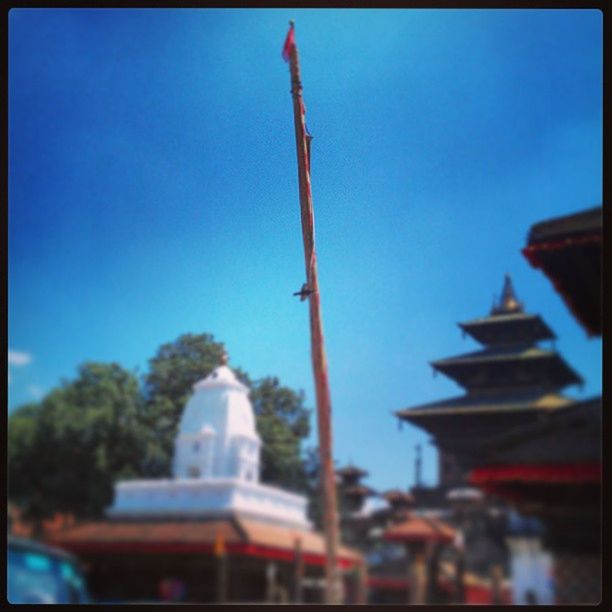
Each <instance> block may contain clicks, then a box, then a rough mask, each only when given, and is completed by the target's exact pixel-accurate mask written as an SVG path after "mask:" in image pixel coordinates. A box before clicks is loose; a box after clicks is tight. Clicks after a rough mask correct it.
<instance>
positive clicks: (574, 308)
mask: <svg viewBox="0 0 612 612" xmlns="http://www.w3.org/2000/svg"><path fill="white" fill-rule="evenodd" d="M601 238H602V208H601V207H596V208H591V209H589V210H585V211H582V212H579V213H575V214H573V215H566V216H563V217H557V218H554V219H550V220H548V221H542V222H540V223H536V224H535V225H533V226H532V227H531V230H530V232H529V237H528V239H527V246H526V247H525V248H524V249H523V255H524V256H525V257H526V258H527V260H528V261H529V263H530V264H531V265H532V266H533V267H534V268H537V269H540V270H542V272H543V273H544V274H545V275H546V276H547V277H548V279H549V280H550V281H551V282H552V284H553V286H554V288H555V290H556V291H557V293H559V295H560V296H561V297H562V298H563V300H564V301H565V304H566V305H567V307H568V308H569V310H570V311H571V312H572V314H573V315H574V317H575V318H576V319H577V320H578V322H579V323H580V324H581V325H582V326H583V327H584V328H585V329H586V331H587V333H588V334H589V335H591V336H593V335H601V319H602V305H601V284H602V278H601Z"/></svg>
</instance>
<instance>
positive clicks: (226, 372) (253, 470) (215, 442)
mask: <svg viewBox="0 0 612 612" xmlns="http://www.w3.org/2000/svg"><path fill="white" fill-rule="evenodd" d="M260 447H261V439H260V437H259V435H258V433H257V428H256V424H255V415H254V413H253V407H252V406H251V402H250V401H249V388H248V387H247V386H246V385H243V384H242V383H241V382H240V381H239V380H238V378H237V377H236V375H235V374H234V372H233V371H232V370H231V369H230V368H229V367H228V366H227V365H225V364H222V365H220V366H218V367H216V368H215V369H214V370H213V371H212V372H211V373H210V374H209V375H208V376H206V378H204V379H202V380H200V381H199V382H197V383H196V384H195V385H193V394H192V396H191V397H190V398H189V400H188V402H187V405H186V406H185V410H184V411H183V415H182V417H181V420H180V423H179V430H178V435H177V437H176V441H175V455H174V470H173V471H174V476H175V477H176V478H194V477H195V478H211V477H212V478H215V477H220V478H245V479H247V480H250V481H257V480H258V479H259V454H260Z"/></svg>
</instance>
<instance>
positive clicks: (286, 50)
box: [283, 24, 295, 62]
mask: <svg viewBox="0 0 612 612" xmlns="http://www.w3.org/2000/svg"><path fill="white" fill-rule="evenodd" d="M293 47H295V31H294V29H293V24H291V26H290V27H289V32H287V38H285V44H284V45H283V59H284V60H285V61H286V62H288V61H289V58H290V57H291V49H293Z"/></svg>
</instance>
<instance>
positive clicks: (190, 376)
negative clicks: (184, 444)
mask: <svg viewBox="0 0 612 612" xmlns="http://www.w3.org/2000/svg"><path fill="white" fill-rule="evenodd" d="M223 354H224V347H223V344H222V343H221V342H216V341H215V339H214V338H213V336H212V335H211V334H183V335H182V336H179V337H178V338H177V339H176V340H175V341H174V342H167V343H165V344H162V345H161V346H160V347H159V348H158V349H157V352H156V353H155V356H154V357H153V358H151V359H150V360H149V371H148V373H147V374H146V376H145V378H144V401H145V411H144V415H143V422H144V424H145V425H146V427H148V429H149V432H150V435H149V437H148V440H147V445H146V446H147V448H146V454H145V459H144V461H145V464H144V466H143V467H144V471H145V473H146V475H147V476H149V477H152V478H155V477H160V476H165V477H167V476H170V473H171V466H172V454H173V452H174V439H175V437H176V433H177V430H178V424H179V420H180V418H181V414H182V413H183V409H184V408H185V404H186V403H187V401H188V399H189V397H190V395H191V393H192V387H193V385H194V384H195V383H196V382H198V380H201V379H202V378H205V377H206V376H208V374H210V372H212V370H213V369H214V368H215V367H217V366H218V365H219V363H220V362H221V358H222V356H223Z"/></svg>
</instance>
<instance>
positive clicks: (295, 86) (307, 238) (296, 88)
mask: <svg viewBox="0 0 612 612" xmlns="http://www.w3.org/2000/svg"><path fill="white" fill-rule="evenodd" d="M289 24H290V26H291V28H292V29H293V27H294V24H293V21H290V22H289ZM289 35H290V36H293V33H292V31H291V30H290V34H289ZM289 60H290V64H289V65H290V71H291V94H292V96H293V114H294V123H295V142H296V147H297V160H298V178H299V191H300V210H301V218H302V237H303V241H304V259H305V263H306V285H307V287H305V288H303V292H302V293H303V295H302V299H304V298H305V296H308V301H309V305H310V341H311V354H312V366H313V370H314V382H315V391H316V399H317V426H318V434H319V457H320V463H321V472H320V479H321V490H322V498H323V517H324V534H325V552H326V560H325V561H326V562H325V602H326V603H341V601H340V600H341V592H340V588H341V585H340V576H339V571H338V547H339V544H340V537H339V529H338V512H337V502H336V484H335V476H334V465H333V459H332V426H331V398H330V391H329V378H328V376H327V360H326V358H325V349H324V344H323V324H322V320H321V305H320V297H319V280H318V277H317V255H316V251H315V244H314V214H313V205H312V193H311V189H310V135H309V134H308V133H307V131H306V125H305V120H304V104H303V101H302V83H301V80H300V63H299V57H298V50H297V46H296V45H295V43H293V44H292V45H291V48H290V55H289Z"/></svg>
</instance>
